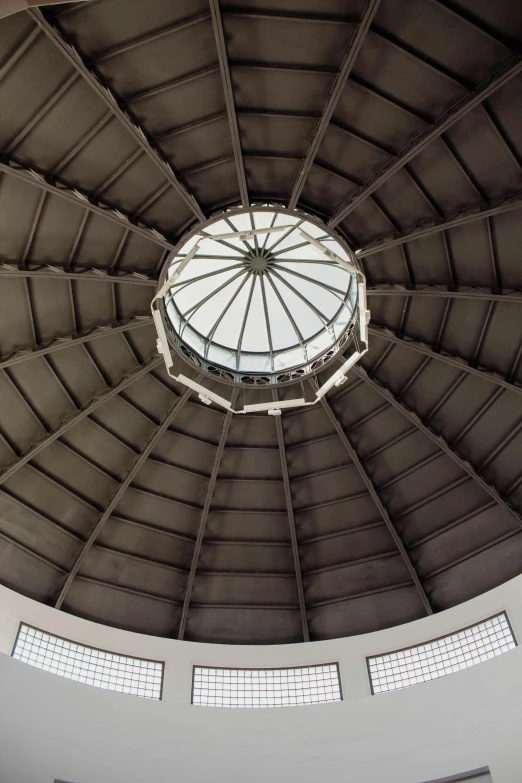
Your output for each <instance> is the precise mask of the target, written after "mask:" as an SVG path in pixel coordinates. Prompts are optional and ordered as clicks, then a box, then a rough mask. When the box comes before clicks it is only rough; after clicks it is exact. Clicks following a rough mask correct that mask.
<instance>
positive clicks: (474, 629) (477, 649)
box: [367, 612, 517, 693]
mask: <svg viewBox="0 0 522 783" xmlns="http://www.w3.org/2000/svg"><path fill="white" fill-rule="evenodd" d="M516 644H517V643H516V640H515V637H514V635H513V632H512V630H511V626H510V625H509V620H508V618H507V615H506V613H505V612H502V613H501V614H498V615H496V616H495V617H490V618H489V619H488V620H484V621H483V622H481V623H478V625H472V626H470V627H469V628H464V629H463V630H462V631H457V632H456V633H453V634H451V635H450V636H443V637H441V638H440V639H434V640H433V641H431V642H426V643H425V644H421V645H419V646H418V647H408V648H406V649H404V650H397V651H396V652H392V653H388V654H386V655H377V656H375V657H372V658H367V662H368V671H369V673H370V683H371V687H372V693H386V692H387V691H395V690H398V689H400V688H408V687H409V686H411V685H420V683H423V682H429V681H430V680H436V679H437V678H438V677H444V676H445V675H446V674H452V673H453V672H459V671H461V670H462V669H467V668H468V667H469V666H474V665H475V664H476V663H481V662H482V661H487V660H489V659H490V658H494V657H495V656H496V655H501V654H502V653H504V652H507V650H512V649H513V648H514V647H516Z"/></svg>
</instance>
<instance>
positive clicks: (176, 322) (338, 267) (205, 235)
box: [164, 207, 357, 383]
mask: <svg viewBox="0 0 522 783" xmlns="http://www.w3.org/2000/svg"><path fill="white" fill-rule="evenodd" d="M351 270H353V271H351ZM178 275H179V276H178ZM172 277H174V278H175V279H174V281H173V283H172V286H171V287H170V288H169V289H168V291H167V292H166V295H165V299H164V302H165V309H166V314H167V316H168V322H169V325H170V327H171V330H170V331H171V336H172V337H173V339H174V344H175V345H176V346H177V347H178V349H181V350H182V351H183V352H184V353H185V354H186V355H188V356H189V357H190V358H192V359H193V360H194V361H195V363H196V364H198V365H199V366H200V367H201V368H202V369H204V370H207V371H210V372H212V373H217V374H220V375H222V376H224V377H227V378H228V379H229V380H233V381H237V382H243V383H277V382H282V381H285V380H290V379H292V378H294V377H298V376H300V375H304V374H307V373H310V372H313V371H314V369H316V367H318V366H320V365H322V364H323V363H324V362H325V361H327V360H328V359H330V358H331V357H332V356H333V355H334V354H335V353H336V352H337V351H338V350H339V349H340V348H341V346H342V345H343V344H344V343H345V342H346V340H347V339H348V336H349V334H350V332H351V329H352V327H353V322H354V317H355V309H356V300H357V280H356V275H355V269H354V268H353V259H352V258H351V257H350V254H349V251H348V250H347V249H346V248H345V247H343V245H342V244H341V242H340V241H339V240H338V239H337V238H336V237H335V236H333V235H332V234H331V233H330V232H329V231H328V230H327V229H326V227H325V226H324V225H322V224H320V223H319V222H318V221H317V220H316V219H315V218H313V219H312V218H310V217H309V216H308V215H305V214H303V213H298V212H289V211H287V210H284V209H279V208H276V207H253V208H251V209H248V210H247V209H241V210H229V211H227V212H225V213H223V214H222V215H221V216H220V217H219V218H217V219H215V220H214V221H213V222H209V223H208V224H207V225H205V226H204V227H203V228H199V229H198V230H197V232H196V233H194V234H193V235H192V236H191V237H190V239H188V240H187V241H185V242H183V243H182V244H181V245H180V247H179V248H177V249H176V251H175V255H173V256H171V260H170V264H169V267H168V269H167V279H169V278H172Z"/></svg>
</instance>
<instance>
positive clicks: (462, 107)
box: [329, 54, 522, 227]
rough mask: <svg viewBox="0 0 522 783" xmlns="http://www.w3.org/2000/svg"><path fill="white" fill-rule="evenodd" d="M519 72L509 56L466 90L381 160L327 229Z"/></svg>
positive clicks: (517, 59)
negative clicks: (391, 154)
mask: <svg viewBox="0 0 522 783" xmlns="http://www.w3.org/2000/svg"><path fill="white" fill-rule="evenodd" d="M521 71H522V56H521V55H519V54H516V55H513V57H511V58H510V59H509V60H508V61H507V62H506V63H504V64H503V65H501V66H500V68H497V69H495V71H493V73H491V74H489V76H487V77H486V78H485V79H483V80H482V81H481V82H480V84H478V85H477V87H476V88H474V89H472V90H470V91H469V92H468V93H466V94H465V95H463V96H462V97H461V98H459V100H457V101H455V102H454V103H453V104H452V105H451V106H450V107H449V108H447V109H446V111H444V112H443V113H442V114H441V115H440V116H439V117H437V119H436V120H434V121H433V122H432V123H431V124H430V125H428V126H427V127H426V128H423V129H422V130H421V131H419V133H417V134H415V135H414V136H413V137H412V138H411V139H410V140H409V141H408V142H407V143H406V144H405V145H404V146H403V147H402V149H401V150H400V151H399V153H398V154H397V155H395V156H393V157H391V158H390V159H389V160H387V161H385V162H384V163H383V165H382V166H380V167H379V168H378V169H377V170H376V171H375V172H374V173H373V174H372V175H371V176H370V177H369V178H368V179H367V180H366V182H364V183H363V184H362V185H361V186H360V187H357V188H356V189H355V190H354V191H353V192H352V193H351V194H350V195H349V196H348V198H346V199H345V200H344V201H343V202H342V203H341V204H340V205H339V207H338V208H337V209H336V210H335V211H334V213H333V215H332V217H331V218H330V220H329V225H330V226H331V227H334V226H337V225H338V223H340V222H341V221H342V220H344V219H345V218H346V217H347V215H349V214H350V212H352V211H353V210H354V209H355V208H356V207H358V206H359V205H360V204H362V202H363V201H364V200H365V199H367V198H368V196H370V195H371V194H372V193H374V191H376V190H377V189H378V188H379V187H381V185H383V184H384V183H385V182H386V181H387V180H388V179H390V177H392V176H393V175H394V174H396V173H397V171H399V170H400V169H402V167H403V166H405V165H406V164H407V163H409V162H410V161H411V160H412V159H413V158H414V157H415V156H416V155H418V154H419V153H420V152H422V151H423V150H424V149H426V147H427V146H428V145H429V144H431V142H432V141H433V140H434V139H436V138H438V137H439V136H441V135H442V134H443V133H445V132H446V131H447V130H448V129H449V128H451V126H452V125H454V124H455V123H456V122H458V121H459V120H461V119H462V118H463V117H464V116H465V115H466V114H468V112H470V111H472V110H473V109H475V108H476V107H477V106H479V105H480V104H481V103H482V102H483V101H485V100H486V99H487V98H489V97H490V96H491V95H492V94H493V93H494V92H495V91H496V90H498V89H500V88H501V87H503V86H504V85H505V84H507V82H509V80H510V79H513V78H514V77H515V76H517V75H518V74H519V73H520V72H521Z"/></svg>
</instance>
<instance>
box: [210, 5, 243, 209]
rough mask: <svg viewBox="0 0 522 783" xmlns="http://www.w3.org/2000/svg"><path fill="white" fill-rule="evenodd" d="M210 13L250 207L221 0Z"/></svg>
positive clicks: (234, 144)
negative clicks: (220, 5)
mask: <svg viewBox="0 0 522 783" xmlns="http://www.w3.org/2000/svg"><path fill="white" fill-rule="evenodd" d="M209 2H210V11H211V13H212V26H213V28H214V37H215V39H216V48H217V54H218V59H219V68H220V71H221V80H222V82H223V91H224V93H225V104H226V107H227V114H228V123H229V126H230V135H231V137H232V149H233V150H234V161H235V164H236V172H237V179H238V183H239V195H240V198H241V203H242V204H243V206H244V207H248V206H249V205H250V203H249V198H248V188H247V182H246V176H245V166H244V163H243V153H242V151H241V140H240V137H239V127H238V124H237V116H236V107H235V104H234V92H233V90H232V81H231V79H230V68H229V63H228V56H227V46H226V42H225V33H224V31H223V22H222V20H221V11H220V8H219V0H209Z"/></svg>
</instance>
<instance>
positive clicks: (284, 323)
mask: <svg viewBox="0 0 522 783" xmlns="http://www.w3.org/2000/svg"><path fill="white" fill-rule="evenodd" d="M265 292H266V304H267V310H268V319H269V322H270V331H271V334H272V347H273V348H274V350H276V351H277V350H279V349H281V348H288V346H290V345H295V343H297V342H299V336H298V334H297V333H296V330H295V329H294V327H293V325H292V322H291V320H290V319H289V317H288V315H287V314H286V313H285V310H284V308H283V306H282V304H281V302H280V301H279V299H278V298H277V296H276V294H275V292H274V289H273V288H272V286H271V285H270V283H268V282H267V284H266V285H265Z"/></svg>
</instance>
